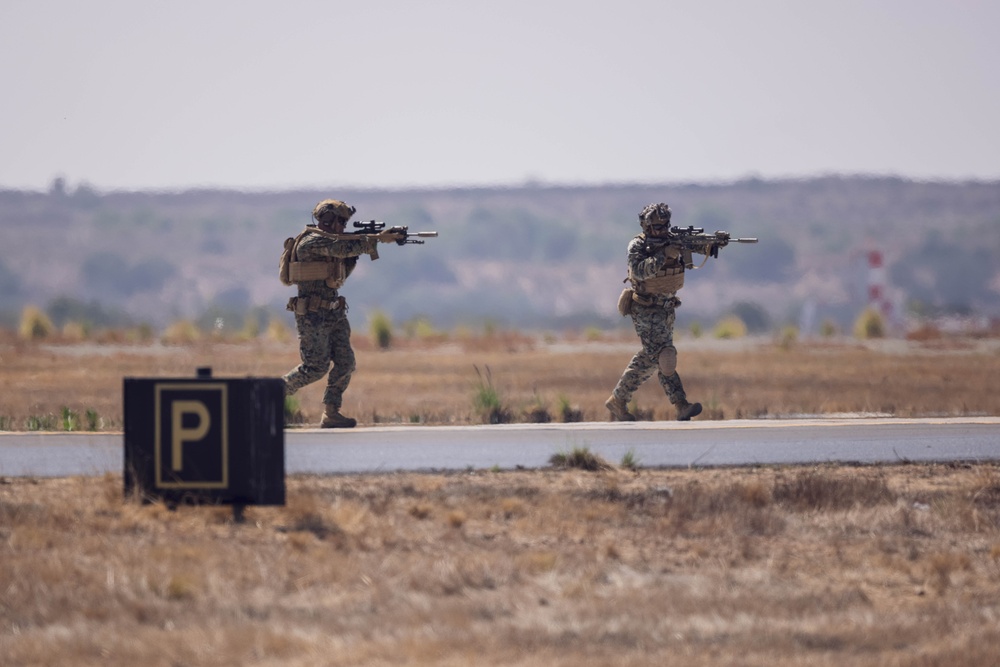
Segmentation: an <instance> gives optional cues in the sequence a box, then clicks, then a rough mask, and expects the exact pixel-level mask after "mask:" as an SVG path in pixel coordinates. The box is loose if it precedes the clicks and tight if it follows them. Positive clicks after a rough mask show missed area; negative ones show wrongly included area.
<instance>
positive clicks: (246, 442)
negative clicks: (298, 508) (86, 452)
mask: <svg viewBox="0 0 1000 667" xmlns="http://www.w3.org/2000/svg"><path fill="white" fill-rule="evenodd" d="M284 400H285V393H284V383H283V382H282V381H281V380H280V379H273V378H237V379H222V378H213V377H212V371H211V369H210V368H200V369H198V376H197V377H195V378H125V381H124V408H125V471H124V479H125V494H126V495H132V494H136V493H137V494H139V495H140V496H141V497H142V498H143V499H144V500H156V499H160V500H163V501H164V502H165V503H167V504H168V505H179V504H182V503H214V504H230V505H232V506H233V515H234V517H235V518H236V519H237V520H240V519H241V518H242V514H243V508H244V507H245V506H246V505H284V504H285V430H284V418H285V414H284V413H285V408H284Z"/></svg>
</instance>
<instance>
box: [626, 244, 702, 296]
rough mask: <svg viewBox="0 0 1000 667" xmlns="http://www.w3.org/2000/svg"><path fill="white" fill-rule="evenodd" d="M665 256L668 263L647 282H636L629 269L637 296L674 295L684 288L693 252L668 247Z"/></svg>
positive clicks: (630, 278)
mask: <svg viewBox="0 0 1000 667" xmlns="http://www.w3.org/2000/svg"><path fill="white" fill-rule="evenodd" d="M664 255H665V256H666V258H667V261H666V262H664V264H663V267H662V268H661V269H660V270H659V271H657V272H656V273H655V274H654V275H653V276H651V277H649V278H647V279H646V280H636V279H635V278H634V277H632V271H631V269H629V280H631V281H632V284H633V285H634V286H635V291H636V294H674V293H676V292H677V290H679V289H680V288H681V287H683V286H684V269H685V267H690V266H691V265H692V264H691V252H690V251H688V250H682V249H680V248H675V247H674V246H667V248H666V250H665V251H664Z"/></svg>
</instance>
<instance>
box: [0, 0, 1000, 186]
mask: <svg viewBox="0 0 1000 667" xmlns="http://www.w3.org/2000/svg"><path fill="white" fill-rule="evenodd" d="M998 26H1000V2H996V1H995V0H785V1H779V0H691V1H673V0H609V1H595V0H496V1H493V2H484V1H479V0H456V1H454V2H451V1H444V0H424V1H420V0H411V1H402V0H399V1H393V2H390V1H379V0H351V1H350V2H341V1H330V2H321V1H318V0H317V1H311V0H275V1H273V2H272V1H264V0H214V1H213V0H194V1H192V0H169V1H167V0H163V1H155V2H154V1H151V0H150V1H143V0H86V1H81V0H0V63H2V65H0V91H2V99H3V102H2V104H0V189H3V188H30V189H35V190H45V189H47V188H48V187H49V184H50V183H51V181H52V179H53V178H55V177H57V176H63V177H65V178H66V179H67V181H68V183H69V185H70V187H74V186H76V185H78V184H80V183H83V182H85V183H88V184H90V185H91V186H93V187H96V188H98V189H100V190H111V189H148V188H181V187H189V186H223V187H239V188H248V189H250V188H253V189H257V188H267V189H277V188H280V189H284V188H288V187H300V186H302V187H313V186H331V187H335V186H338V185H351V186H367V187H399V186H425V185H428V186H443V185H482V184H518V183H522V182H524V181H525V180H527V179H532V180H538V181H541V182H545V183H560V184H578V183H580V184H593V183H619V182H635V181H643V182H661V181H670V182H674V181H720V180H730V179H735V178H742V177H746V176H751V175H756V176H760V177H764V178H770V177H789V176H792V177H794V176H813V175H818V174H824V173H849V174H859V173H863V174H895V175H901V176H905V177H912V178H917V179H937V178H943V179H963V178H978V179H998V178H1000V128H998V126H997V122H998V120H997V119H1000V39H998V37H997V30H998Z"/></svg>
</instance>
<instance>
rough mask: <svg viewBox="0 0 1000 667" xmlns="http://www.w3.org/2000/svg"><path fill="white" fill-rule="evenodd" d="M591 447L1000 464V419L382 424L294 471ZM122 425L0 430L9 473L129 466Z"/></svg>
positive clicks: (646, 455)
mask: <svg viewBox="0 0 1000 667" xmlns="http://www.w3.org/2000/svg"><path fill="white" fill-rule="evenodd" d="M584 447H586V448H588V449H589V450H590V451H591V452H594V453H596V454H600V455H601V456H603V457H604V458H605V459H606V460H607V461H609V462H611V463H619V462H620V461H621V459H622V457H623V456H624V455H625V454H626V453H629V452H631V454H632V456H633V457H634V459H635V460H636V461H637V462H638V464H639V465H640V466H642V467H685V468H686V467H699V466H734V465H754V464H811V463H825V462H841V463H898V462H904V461H910V462H931V461H937V462H940V461H997V460H1000V417H958V418H941V419H894V418H884V419H883V418H876V419H872V418H844V419H786V420H778V419H764V420H730V421H694V422H686V423H678V422H634V423H606V422H585V423H577V424H508V425H497V426H377V427H359V428H356V429H352V430H337V431H331V430H319V429H292V430H288V431H285V470H286V472H287V473H288V474H297V473H317V474H331V473H365V472H380V471H397V470H417V471H420V470H464V469H469V468H473V469H484V468H494V467H495V468H499V469H513V468H517V467H525V468H540V467H544V466H546V465H548V462H549V458H550V457H551V456H552V455H553V454H556V453H559V452H567V453H568V452H570V451H572V450H573V449H576V448H584ZM122 461H123V437H122V434H121V433H10V432H7V433H0V476H8V477H10V476H39V477H63V476H70V475H102V474H104V473H106V472H114V473H118V472H121V470H122Z"/></svg>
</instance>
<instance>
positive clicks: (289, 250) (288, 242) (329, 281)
mask: <svg viewBox="0 0 1000 667" xmlns="http://www.w3.org/2000/svg"><path fill="white" fill-rule="evenodd" d="M317 233H318V234H322V233H323V232H321V231H319V230H317V229H313V228H307V229H306V230H305V231H303V232H302V233H301V234H299V235H298V236H296V237H295V238H288V239H285V251H284V253H282V255H281V263H280V266H279V276H280V277H281V282H283V283H284V284H286V285H296V284H298V283H305V282H310V281H315V280H322V281H325V282H326V286H327V287H330V288H333V289H340V288H341V287H343V286H344V283H345V282H346V281H347V277H348V276H349V275H351V271H352V270H353V269H354V264H355V263H354V262H347V261H346V260H345V259H344V258H342V257H323V258H322V259H317V260H312V261H308V262H303V261H299V255H298V249H299V243H301V242H302V239H303V238H305V236H306V235H307V234H317Z"/></svg>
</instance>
